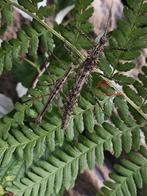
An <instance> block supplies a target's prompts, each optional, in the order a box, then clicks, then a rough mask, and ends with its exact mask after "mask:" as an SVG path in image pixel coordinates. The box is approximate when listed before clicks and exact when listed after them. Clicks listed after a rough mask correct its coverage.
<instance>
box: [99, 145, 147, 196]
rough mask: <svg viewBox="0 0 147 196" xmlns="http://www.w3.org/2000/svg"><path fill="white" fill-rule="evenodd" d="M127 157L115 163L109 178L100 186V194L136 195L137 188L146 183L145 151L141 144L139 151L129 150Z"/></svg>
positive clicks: (146, 160) (146, 157)
mask: <svg viewBox="0 0 147 196" xmlns="http://www.w3.org/2000/svg"><path fill="white" fill-rule="evenodd" d="M127 156H128V159H123V160H121V162H120V164H119V165H115V167H114V168H115V172H113V173H111V174H110V180H109V181H106V182H105V183H104V184H105V186H104V187H102V189H101V191H102V195H107V196H109V195H122V196H123V195H129V196H137V195H138V194H137V189H141V188H142V187H143V184H147V153H146V148H145V147H143V146H141V148H140V150H139V153H136V152H131V153H129V154H128V155H127Z"/></svg>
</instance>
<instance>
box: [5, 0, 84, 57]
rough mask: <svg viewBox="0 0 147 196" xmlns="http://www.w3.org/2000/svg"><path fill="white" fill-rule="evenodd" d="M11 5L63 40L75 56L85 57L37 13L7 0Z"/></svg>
mask: <svg viewBox="0 0 147 196" xmlns="http://www.w3.org/2000/svg"><path fill="white" fill-rule="evenodd" d="M7 2H9V3H10V4H11V5H12V6H14V7H16V8H18V9H20V10H22V11H24V12H25V13H27V14H28V15H29V16H31V17H32V18H33V19H35V20H36V21H38V22H39V23H40V24H41V25H42V26H43V27H44V28H46V29H47V30H48V31H49V32H51V33H52V34H54V35H55V36H56V37H57V38H59V39H60V40H61V41H63V42H64V43H65V44H66V45H67V46H68V47H69V48H70V49H71V50H72V51H73V52H74V53H75V54H76V55H77V56H79V57H80V59H81V60H82V61H84V60H85V57H84V56H83V55H82V54H81V52H80V51H79V50H78V49H77V48H76V47H75V46H74V45H73V44H72V43H70V42H69V41H68V40H67V39H65V38H64V37H63V36H62V35H61V34H60V33H58V32H57V31H56V30H54V29H53V28H52V27H50V26H48V24H46V23H45V22H44V21H43V20H41V19H40V18H39V17H38V16H37V15H35V14H33V13H31V12H30V11H29V10H27V9H25V8H24V7H22V6H21V5H19V4H17V3H15V2H12V1H11V0H7Z"/></svg>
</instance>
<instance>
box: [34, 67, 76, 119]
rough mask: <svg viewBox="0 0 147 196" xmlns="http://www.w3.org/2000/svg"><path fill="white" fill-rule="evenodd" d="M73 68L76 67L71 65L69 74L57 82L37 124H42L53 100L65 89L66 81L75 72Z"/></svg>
mask: <svg viewBox="0 0 147 196" xmlns="http://www.w3.org/2000/svg"><path fill="white" fill-rule="evenodd" d="M73 68H74V65H73V64H71V65H70V67H69V69H68V70H67V72H66V73H65V74H64V77H63V78H62V79H60V80H58V81H57V82H56V84H55V86H54V88H53V90H52V92H51V94H50V95H49V97H48V101H47V103H46V104H45V106H44V108H43V110H42V112H41V113H40V114H39V115H38V117H37V118H36V120H35V121H36V123H41V122H42V118H43V117H44V115H45V113H46V111H47V110H48V106H49V105H50V103H51V102H52V100H53V99H54V98H55V97H56V95H58V94H59V92H60V91H61V89H62V88H63V85H64V83H65V82H66V80H67V79H68V77H69V75H70V74H71V72H72V71H73Z"/></svg>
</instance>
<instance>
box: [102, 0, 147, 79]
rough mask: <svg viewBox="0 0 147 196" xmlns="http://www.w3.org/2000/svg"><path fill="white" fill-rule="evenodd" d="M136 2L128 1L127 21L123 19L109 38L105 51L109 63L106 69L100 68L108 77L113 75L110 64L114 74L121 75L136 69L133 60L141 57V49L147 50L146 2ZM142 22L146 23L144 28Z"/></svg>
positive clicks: (142, 0) (125, 10)
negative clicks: (122, 72)
mask: <svg viewBox="0 0 147 196" xmlns="http://www.w3.org/2000/svg"><path fill="white" fill-rule="evenodd" d="M134 2H135V3H134ZM134 2H132V1H128V5H129V6H128V7H125V8H124V17H125V20H124V19H122V20H120V21H119V22H118V27H117V29H116V30H114V31H113V32H112V35H111V37H110V38H109V46H108V48H107V47H106V50H105V56H106V59H105V62H107V63H104V65H105V66H106V68H105V66H104V67H102V66H100V69H102V71H104V73H105V70H106V73H105V74H106V75H108V74H109V75H110V74H112V73H108V70H109V69H111V68H109V66H108V63H110V64H111V66H112V67H113V68H112V69H113V74H114V73H115V70H118V71H119V72H118V73H121V71H128V70H131V69H133V68H134V67H135V65H134V62H133V60H134V59H135V58H137V57H138V56H139V55H140V52H139V49H142V48H145V47H146V45H147V43H146V36H145V32H146V24H147V23H146V22H147V21H146V20H144V19H143V18H144V13H145V11H144V6H145V2H144V0H140V1H137V0H135V1H134ZM141 21H144V23H143V24H144V26H143V25H142V23H141ZM111 48H112V49H111ZM113 49H114V51H113ZM103 61H104V60H103ZM102 65H103V64H102ZM114 79H115V78H114Z"/></svg>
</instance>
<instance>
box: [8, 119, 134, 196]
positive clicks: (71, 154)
mask: <svg viewBox="0 0 147 196" xmlns="http://www.w3.org/2000/svg"><path fill="white" fill-rule="evenodd" d="M123 125H124V124H123ZM124 127H125V125H124ZM134 130H135V128H134V129H133V128H132V129H131V131H130V128H125V129H123V130H120V129H118V128H116V127H115V126H114V125H112V124H110V123H107V122H105V123H103V124H102V126H98V125H97V126H95V132H94V133H88V132H86V133H85V135H83V136H82V135H80V136H79V138H78V143H77V144H76V143H75V144H74V147H73V146H72V145H71V144H64V145H63V147H62V148H60V149H59V150H58V149H56V150H55V151H54V153H52V154H50V155H49V159H48V160H44V161H43V160H40V161H37V163H36V164H35V165H33V166H31V169H30V170H29V171H28V172H27V173H26V174H25V176H26V177H25V178H21V180H20V182H19V181H18V179H16V181H15V180H14V181H13V182H12V183H13V185H12V187H11V188H10V189H8V188H6V190H9V191H12V192H14V193H15V194H16V195H20V194H21V193H24V194H25V193H27V194H28V195H31V194H34V195H36V196H37V194H38V191H37V190H42V191H43V192H42V193H39V194H41V195H47V194H51V193H52V192H54V191H55V190H56V191H57V192H58V191H59V190H60V188H61V186H63V187H64V188H66V189H69V188H70V187H71V185H73V181H74V180H75V178H76V176H77V174H78V172H83V170H84V169H86V168H87V167H89V168H90V169H92V168H93V167H94V165H95V159H96V160H97V162H98V163H99V164H103V161H104V150H107V151H110V152H111V153H112V154H114V155H115V156H116V157H119V156H120V154H121V152H122V149H126V148H127V152H130V150H131V148H132V143H133V142H132V140H128V139H127V140H126V138H127V137H128V136H129V135H130V134H133V131H134ZM27 133H28V134H29V132H27ZM29 135H30V134H29ZM29 137H31V136H29ZM129 138H131V137H129ZM50 139H51V138H50ZM130 145H131V147H130ZM126 146H127V147H126ZM128 149H129V150H128ZM30 151H32V144H31V145H30V146H29V147H28V148H27V150H25V153H26V154H25V157H26V156H27V153H29V152H30ZM29 157H31V156H30V154H29ZM72 175H73V176H72ZM69 177H70V179H69ZM57 182H58V183H57ZM42 186H43V187H44V188H45V189H43V188H42ZM57 192H56V193H57Z"/></svg>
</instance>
